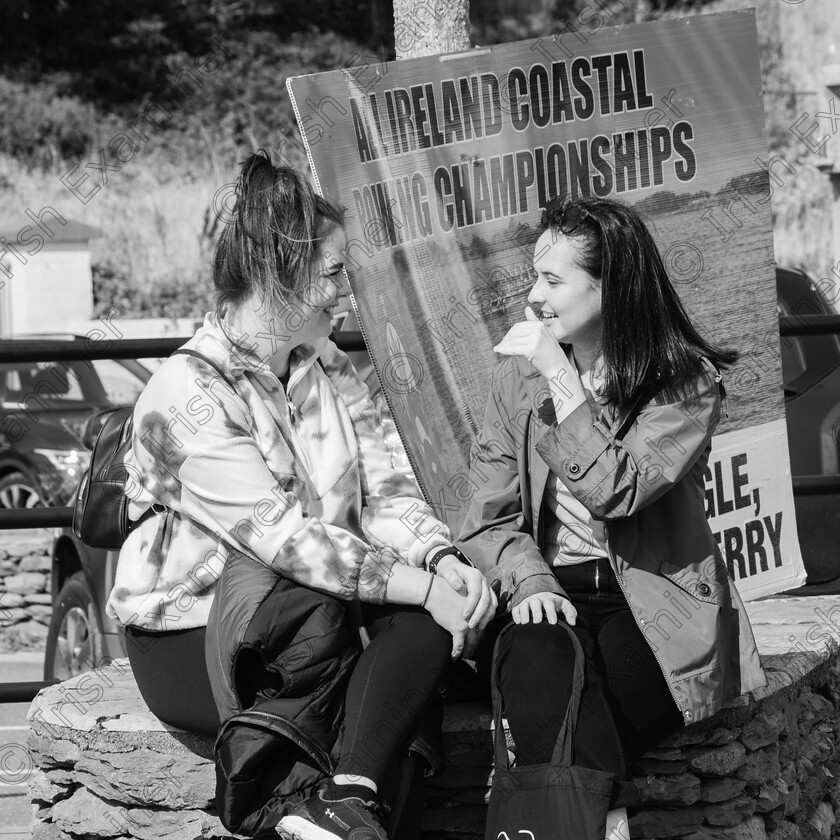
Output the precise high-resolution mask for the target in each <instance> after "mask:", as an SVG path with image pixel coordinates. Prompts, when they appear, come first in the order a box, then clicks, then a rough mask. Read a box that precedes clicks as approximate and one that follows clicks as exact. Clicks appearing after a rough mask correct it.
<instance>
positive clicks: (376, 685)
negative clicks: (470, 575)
mask: <svg viewBox="0 0 840 840" xmlns="http://www.w3.org/2000/svg"><path fill="white" fill-rule="evenodd" d="M362 616H363V618H364V621H365V626H366V627H367V631H368V635H369V636H370V639H371V642H370V644H369V645H368V646H367V648H365V650H364V652H363V653H362V655H361V656H360V657H359V661H358V662H357V664H356V667H355V668H354V669H353V674H352V675H351V677H350V682H349V685H348V688H347V699H346V706H345V721H344V726H345V733H344V741H343V745H342V754H341V757H340V758H339V761H338V765H337V767H336V772H337V773H346V774H348V775H360V776H367V777H368V778H371V779H373V781H375V782H376V783H377V784H378V785H379V784H381V783H382V782H383V778H384V776H385V774H386V771H387V769H388V768H389V766H390V765H391V763H392V762H393V760H394V759H395V758H396V757H397V754H398V752H399V750H400V748H401V747H402V745H403V744H404V742H405V741H406V740H407V738H408V737H409V736H410V735H411V734H412V731H413V730H414V727H415V725H416V724H417V722H418V720H419V719H420V716H421V714H422V713H423V712H424V711H425V709H426V707H427V706H428V704H429V701H430V700H431V699H432V698H433V697H435V696H436V695H437V691H438V686H439V684H440V681H441V679H442V677H443V675H444V672H445V670H446V667H447V664H448V662H449V656H450V653H451V650H452V636H451V635H450V634H449V633H448V632H447V631H446V630H444V629H443V628H442V627H440V626H439V625H438V624H437V623H436V622H435V620H434V619H433V618H432V617H431V616H430V615H429V614H428V613H427V612H426V611H425V610H422V609H420V608H419V607H407V606H399V605H373V604H363V605H362ZM204 637H205V628H204V627H198V628H194V629H188V630H174V631H167V632H165V633H154V632H149V631H146V630H140V629H138V628H136V627H131V626H128V627H126V647H127V650H128V658H129V661H130V663H131V669H132V671H133V672H134V677H135V679H136V680H137V686H138V688H139V689H140V694H141V695H142V696H143V699H144V700H145V701H146V704H147V705H148V707H149V709H150V710H151V711H152V712H153V713H154V714H155V715H156V716H157V717H158V718H160V719H161V720H162V721H164V723H168V724H170V725H171V726H177V727H179V728H181V729H185V730H187V731H190V732H199V733H202V734H205V735H210V736H211V737H213V736H215V735H216V731H217V730H218V728H219V725H220V721H219V716H218V713H217V711H216V705H215V703H214V701H213V694H212V689H211V687H210V678H209V676H208V674H207V668H206V665H205V660H204Z"/></svg>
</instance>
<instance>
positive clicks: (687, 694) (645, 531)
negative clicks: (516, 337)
mask: <svg viewBox="0 0 840 840" xmlns="http://www.w3.org/2000/svg"><path fill="white" fill-rule="evenodd" d="M702 367H703V370H702V372H701V373H700V374H699V375H698V376H697V377H696V379H695V380H694V381H693V382H692V383H691V384H690V385H689V386H688V387H686V388H683V389H681V390H679V391H661V392H660V393H658V394H656V395H655V396H654V397H653V398H651V399H649V400H647V401H646V402H643V403H637V404H636V405H635V406H634V408H633V409H632V410H631V411H630V412H627V413H624V414H619V412H617V411H616V410H615V409H613V408H611V407H607V408H606V409H603V410H601V409H600V407H598V406H597V405H594V404H592V403H589V402H587V403H584V404H582V405H580V406H578V407H577V408H576V409H575V410H574V411H573V412H572V414H570V415H569V416H568V417H567V418H566V419H564V420H563V421H562V422H561V423H560V424H557V423H556V422H555V417H554V408H553V402H552V399H551V391H550V389H549V386H548V383H547V382H546V380H545V378H544V377H542V375H541V374H539V373H538V372H537V371H536V370H535V369H534V368H533V366H532V365H531V364H530V363H529V362H527V361H526V360H524V359H521V358H519V357H507V358H505V359H503V360H502V361H501V362H500V363H499V364H498V365H497V367H496V369H495V370H494V373H493V379H492V384H491V392H490V396H489V399H488V404H487V411H486V416H485V420H484V426H483V428H482V431H481V433H480V435H479V437H478V438H477V440H476V442H475V444H474V446H473V451H472V457H471V472H470V477H471V481H472V486H474V487H476V488H477V490H476V492H475V494H474V495H473V497H472V500H471V504H470V508H469V510H468V513H467V516H466V519H465V521H464V523H463V526H462V529H461V534H460V545H461V547H462V549H463V550H464V551H465V553H466V554H467V555H468V556H469V557H470V559H471V560H472V562H473V563H474V564H475V565H476V566H478V567H479V568H480V569H482V570H483V571H484V572H485V573H486V574H487V575H488V577H489V579H490V582H491V585H492V586H493V587H494V588H495V589H496V591H497V594H498V595H499V599H500V604H501V605H502V607H503V608H504V607H506V608H507V609H512V608H513V607H514V606H516V605H517V604H519V603H521V602H522V601H523V600H524V599H525V598H527V597H529V596H530V595H533V594H535V593H538V592H553V593H556V594H558V595H563V594H564V593H563V590H562V588H561V587H560V584H559V583H558V581H557V578H556V577H555V575H554V573H553V572H552V570H551V568H550V566H549V565H548V564H547V563H546V561H545V560H544V559H543V556H542V552H541V551H540V548H539V546H540V545H541V534H542V531H541V528H542V522H541V519H540V515H541V512H542V502H543V495H544V493H545V488H546V482H547V480H548V476H549V471H550V472H552V473H553V474H554V475H556V476H557V477H558V478H559V479H560V481H562V482H563V484H564V485H565V487H566V488H567V489H568V490H569V492H570V493H572V495H573V496H574V497H575V498H577V499H578V500H580V501H581V502H582V503H583V504H584V505H585V507H586V508H587V509H588V510H589V511H590V512H591V514H592V516H593V518H596V519H599V520H603V522H604V525H605V531H606V544H607V551H608V554H609V559H610V563H611V565H612V568H613V571H614V572H615V574H616V577H617V579H618V582H619V585H620V586H621V589H622V592H623V593H624V595H625V597H626V599H627V603H628V605H629V607H630V610H631V612H632V614H633V617H634V618H635V620H636V624H637V625H638V627H639V629H640V631H641V632H642V634H643V636H644V638H645V640H646V641H647V643H648V644H649V645H650V648H651V650H652V651H653V654H654V656H655V657H656V660H657V662H658V663H659V665H660V667H661V669H662V673H663V675H664V677H665V680H666V682H667V684H668V687H669V689H670V691H671V694H672V696H673V698H674V702H675V704H676V705H677V708H678V709H679V710H680V712H681V713H682V716H683V721H684V723H685V724H686V725H689V724H692V723H695V722H697V721H699V720H702V719H704V718H707V717H709V716H711V715H713V714H714V713H715V712H717V711H718V710H719V709H720V708H721V707H722V706H723V705H724V703H726V702H727V701H728V700H729V699H731V698H732V697H734V696H736V695H738V694H741V693H745V692H748V691H752V690H754V689H756V688H759V687H761V686H763V685H765V684H766V679H765V676H764V672H763V670H762V668H761V664H760V661H759V657H758V652H757V650H756V647H755V640H754V638H753V633H752V629H751V628H750V624H749V620H748V617H747V614H746V611H745V609H744V606H743V603H742V601H741V598H740V596H739V595H738V591H737V589H736V588H735V584H734V582H733V580H732V579H731V578H730V576H729V573H728V570H727V567H726V564H725V563H724V562H723V559H722V556H721V553H720V550H719V548H718V546H717V544H716V542H715V539H714V536H713V535H712V532H711V529H710V527H709V525H708V523H707V521H706V515H705V501H704V499H705V488H704V480H703V474H704V471H705V469H706V465H707V462H708V459H709V452H710V450H711V441H712V434H713V432H714V430H715V427H716V426H717V423H718V420H719V418H720V408H721V398H722V394H721V392H722V388H721V386H720V381H721V376H720V374H719V373H718V372H717V370H716V369H715V367H714V366H713V365H712V364H711V362H709V360H708V359H705V358H703V359H702Z"/></svg>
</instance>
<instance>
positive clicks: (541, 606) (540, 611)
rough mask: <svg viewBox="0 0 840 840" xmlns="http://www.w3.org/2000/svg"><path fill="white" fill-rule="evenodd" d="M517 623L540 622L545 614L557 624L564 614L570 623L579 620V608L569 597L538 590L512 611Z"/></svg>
mask: <svg viewBox="0 0 840 840" xmlns="http://www.w3.org/2000/svg"><path fill="white" fill-rule="evenodd" d="M510 614H511V616H512V617H513V621H514V623H515V624H530V623H531V622H533V623H534V624H539V623H540V622H541V621H542V620H543V616H545V619H546V621H548V623H549V624H557V616H558V614H559V615H562V616H563V618H565V619H566V621H567V622H568V623H569V624H572V625H573V624H574V623H575V621H576V620H577V610H576V609H575V608H574V605H573V604H572V602H571V601H570V600H569V599H568V598H564V597H563V596H562V595H557V594H556V593H555V592H537V594H536V595H529V596H528V597H527V598H526V599H525V600H524V601H522V602H521V603H520V604H517V605H516V606H515V607H514V608H513V609H512V610H511V611H510Z"/></svg>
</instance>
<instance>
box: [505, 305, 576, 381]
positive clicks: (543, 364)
mask: <svg viewBox="0 0 840 840" xmlns="http://www.w3.org/2000/svg"><path fill="white" fill-rule="evenodd" d="M525 318H526V320H524V321H520V322H519V323H517V324H514V325H513V326H512V327H511V328H510V329H509V330H508V332H507V335H505V337H504V338H503V339H502V340H501V341H500V342H499V343H498V344H497V345H496V346H495V347H494V348H493V350H494V351H495V352H496V353H500V354H501V355H503V356H522V358H524V359H527V360H528V361H529V362H530V363H531V364H532V365H533V366H534V367H535V368H536V369H537V370H538V371H539V372H540V373H541V374H542V375H543V376H545V377H546V378H547V379H552V378H554V377H555V376H557V375H558V374H560V372H561V371H563V370H569V371H572V370H573V368H572V364H571V362H570V361H569V357H568V356H567V355H566V354H565V352H564V351H563V348H562V347H561V346H560V343H559V342H558V341H557V339H556V338H555V337H554V335H553V334H552V332H551V330H550V329H549V328H548V326H547V325H546V324H545V323H543V322H542V321H541V320H540V319H539V318H538V317H537V316H536V315H535V314H534V310H533V309H531V307H530V306H528V307H526V308H525Z"/></svg>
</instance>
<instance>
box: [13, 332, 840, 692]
mask: <svg viewBox="0 0 840 840" xmlns="http://www.w3.org/2000/svg"><path fill="white" fill-rule="evenodd" d="M826 334H833V335H840V315H801V316H789V317H781V318H779V335H780V336H782V337H784V336H805V335H826ZM333 338H334V340H335V342H336V344H337V345H338V347H339V348H341V349H342V350H345V351H347V350H365V349H366V347H365V343H364V340H363V339H362V334H361V333H360V332H342V333H336V334H334V336H333ZM188 340H189V339H188V338H134V339H119V340H113V341H100V342H91V341H89V340H88V339H77V340H72V341H60V340H59V341H56V340H52V339H27V340H5V341H0V364H3V363H9V362H55V361H59V362H61V361H87V360H94V359H143V358H153V357H162V356H168V355H169V354H170V353H172V352H173V351H174V350H177V349H178V348H179V347H181V346H182V345H183V344H184V342H186V341H188ZM97 344H99V345H102V346H96V345H97ZM91 345H92V346H91ZM792 483H793V492H794V495H823V494H830V493H838V492H840V475H804V476H793V479H792ZM72 521H73V508H71V507H50V508H33V509H28V510H0V530H8V529H11V528H64V527H68V526H69V525H71V523H72ZM58 682H60V680H50V681H42V682H17V683H14V682H8V683H0V704H2V703H16V702H26V701H31V700H32V699H33V698H34V697H35V695H36V694H37V693H38V692H39V691H40V690H41V689H42V688H46V687H47V686H49V685H55V684H56V683H58Z"/></svg>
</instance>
